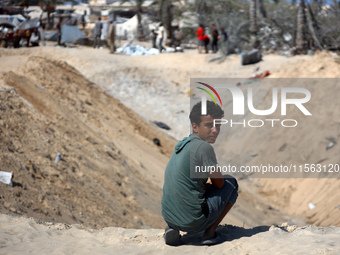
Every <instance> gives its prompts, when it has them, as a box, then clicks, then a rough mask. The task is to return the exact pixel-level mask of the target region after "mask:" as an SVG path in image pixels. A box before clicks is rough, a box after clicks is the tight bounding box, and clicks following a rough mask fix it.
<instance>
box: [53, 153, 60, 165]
mask: <svg viewBox="0 0 340 255" xmlns="http://www.w3.org/2000/svg"><path fill="white" fill-rule="evenodd" d="M60 159H61V154H60V153H58V154H57V156H56V157H55V160H54V163H56V164H58V163H59V161H60Z"/></svg>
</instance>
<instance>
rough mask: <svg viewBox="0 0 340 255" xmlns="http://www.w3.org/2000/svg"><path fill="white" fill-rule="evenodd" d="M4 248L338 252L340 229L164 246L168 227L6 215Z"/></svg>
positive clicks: (234, 232) (229, 231)
mask: <svg viewBox="0 0 340 255" xmlns="http://www.w3.org/2000/svg"><path fill="white" fill-rule="evenodd" d="M0 226H1V233H0V239H1V241H0V247H1V251H2V252H4V253H6V254H18V253H22V252H25V253H43V254H59V253H60V254H70V253H71V254H113V253H114V254H178V253H179V252H180V253H181V254H221V253H222V254H261V255H262V254H338V253H339V251H340V243H339V242H338V240H339V238H340V228H338V227H327V228H318V227H313V226H307V227H299V228H297V227H296V226H288V225H285V224H283V225H282V226H280V227H278V226H272V227H269V226H260V227H255V228H252V229H244V228H240V227H234V226H231V225H226V226H220V227H219V228H218V232H219V233H220V234H221V236H222V238H223V240H224V242H223V243H221V244H218V245H215V246H210V247H202V246H201V245H200V237H199V235H185V236H183V237H182V241H183V243H184V244H185V245H182V246H180V247H171V246H166V245H165V244H164V240H163V238H162V235H163V232H164V231H163V230H160V229H149V230H146V229H143V230H142V229H139V230H135V229H123V228H113V227H110V228H104V229H101V230H91V229H84V227H82V226H80V225H76V226H73V225H67V224H53V223H42V222H40V223H37V222H36V221H34V220H32V219H23V218H13V217H9V216H5V215H0Z"/></svg>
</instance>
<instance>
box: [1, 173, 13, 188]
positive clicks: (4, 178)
mask: <svg viewBox="0 0 340 255" xmlns="http://www.w3.org/2000/svg"><path fill="white" fill-rule="evenodd" d="M12 177H13V174H12V173H10V172H4V171H0V182H2V183H5V184H7V185H10V186H12V187H13V182H12Z"/></svg>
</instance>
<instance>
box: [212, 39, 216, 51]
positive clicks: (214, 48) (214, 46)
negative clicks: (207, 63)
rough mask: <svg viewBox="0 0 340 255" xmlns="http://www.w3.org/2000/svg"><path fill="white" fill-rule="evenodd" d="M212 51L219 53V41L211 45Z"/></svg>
mask: <svg viewBox="0 0 340 255" xmlns="http://www.w3.org/2000/svg"><path fill="white" fill-rule="evenodd" d="M211 50H212V51H213V52H217V51H218V46H217V40H216V41H215V40H213V41H212V43H211Z"/></svg>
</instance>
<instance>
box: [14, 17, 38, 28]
mask: <svg viewBox="0 0 340 255" xmlns="http://www.w3.org/2000/svg"><path fill="white" fill-rule="evenodd" d="M39 26H40V21H39V20H38V19H32V20H25V21H24V22H22V23H20V25H19V26H18V29H20V30H26V29H31V28H35V27H39Z"/></svg>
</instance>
